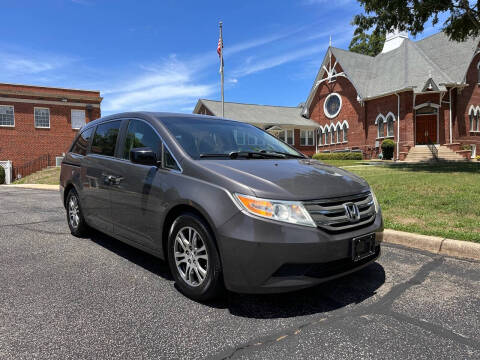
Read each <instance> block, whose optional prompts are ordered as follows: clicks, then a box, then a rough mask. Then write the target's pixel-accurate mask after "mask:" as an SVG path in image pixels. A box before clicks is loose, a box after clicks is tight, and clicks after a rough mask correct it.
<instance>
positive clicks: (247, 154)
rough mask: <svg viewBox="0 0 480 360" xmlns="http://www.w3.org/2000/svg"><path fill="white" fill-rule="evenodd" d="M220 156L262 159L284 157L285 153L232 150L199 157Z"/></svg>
mask: <svg viewBox="0 0 480 360" xmlns="http://www.w3.org/2000/svg"><path fill="white" fill-rule="evenodd" d="M220 157H228V158H230V159H237V158H239V157H242V158H244V157H245V158H248V159H252V158H254V157H260V158H263V159H266V158H274V159H284V158H285V154H280V153H279V154H276V153H273V152H263V151H260V152H258V151H232V152H230V153H228V154H200V158H202V159H205V158H220Z"/></svg>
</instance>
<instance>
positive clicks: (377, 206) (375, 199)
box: [370, 189, 380, 214]
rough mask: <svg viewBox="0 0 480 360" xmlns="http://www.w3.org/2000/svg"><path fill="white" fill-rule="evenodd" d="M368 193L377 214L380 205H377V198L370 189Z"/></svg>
mask: <svg viewBox="0 0 480 360" xmlns="http://www.w3.org/2000/svg"><path fill="white" fill-rule="evenodd" d="M370 192H371V194H372V198H373V204H374V205H375V213H377V214H378V212H379V211H380V204H379V203H378V200H377V197H376V196H375V193H374V192H373V190H372V189H370Z"/></svg>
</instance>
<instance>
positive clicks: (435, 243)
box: [383, 229, 480, 260]
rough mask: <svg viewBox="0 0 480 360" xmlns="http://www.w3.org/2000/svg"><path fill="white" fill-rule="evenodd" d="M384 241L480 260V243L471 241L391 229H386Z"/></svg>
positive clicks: (435, 252)
mask: <svg viewBox="0 0 480 360" xmlns="http://www.w3.org/2000/svg"><path fill="white" fill-rule="evenodd" d="M383 241H384V242H386V243H390V244H397V245H403V246H407V247H411V248H415V249H420V250H426V251H429V252H432V253H434V254H439V255H448V256H455V257H458V258H464V259H474V260H480V244H477V243H474V242H469V241H461V240H453V239H447V238H442V237H438V236H428V235H420V234H413V233H408V232H404V231H396V230H391V229H385V230H384V233H383Z"/></svg>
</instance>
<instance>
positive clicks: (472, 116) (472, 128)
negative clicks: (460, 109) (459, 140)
mask: <svg viewBox="0 0 480 360" xmlns="http://www.w3.org/2000/svg"><path fill="white" fill-rule="evenodd" d="M468 117H469V118H470V131H475V129H476V124H475V123H476V120H477V116H475V111H474V110H473V108H472V109H470V113H469V114H468Z"/></svg>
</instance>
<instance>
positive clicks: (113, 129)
mask: <svg viewBox="0 0 480 360" xmlns="http://www.w3.org/2000/svg"><path fill="white" fill-rule="evenodd" d="M120 124H121V121H111V122H108V123H104V124H100V125H98V126H97V131H95V135H94V136H93V142H92V148H91V152H92V153H94V154H99V155H105V156H114V155H115V145H116V144H117V138H118V132H119V130H120Z"/></svg>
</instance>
